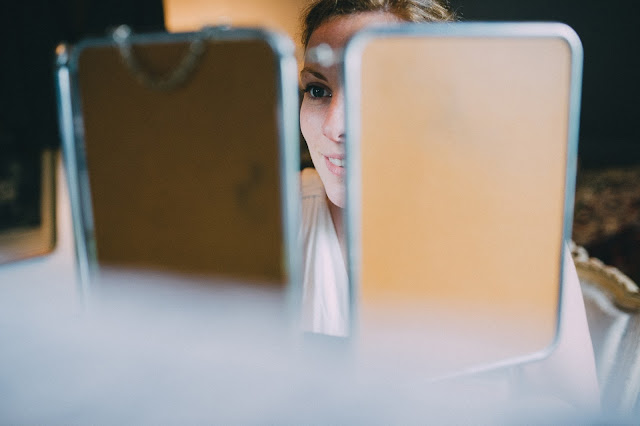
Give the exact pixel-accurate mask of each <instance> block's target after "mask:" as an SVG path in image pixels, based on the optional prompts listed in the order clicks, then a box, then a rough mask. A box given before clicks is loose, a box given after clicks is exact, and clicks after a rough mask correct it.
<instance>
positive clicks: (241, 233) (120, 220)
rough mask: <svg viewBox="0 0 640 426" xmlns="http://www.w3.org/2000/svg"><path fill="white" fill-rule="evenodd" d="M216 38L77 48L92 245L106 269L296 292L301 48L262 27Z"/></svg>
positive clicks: (80, 162) (83, 185)
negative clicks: (294, 196)
mask: <svg viewBox="0 0 640 426" xmlns="http://www.w3.org/2000/svg"><path fill="white" fill-rule="evenodd" d="M206 35H207V37H203V36H202V35H200V34H197V33H193V34H176V35H167V34H161V35H155V36H154V35H151V36H149V35H145V36H144V37H140V38H135V37H133V38H130V39H129V40H127V41H126V43H127V44H126V45H118V44H116V43H114V42H113V41H112V40H107V41H106V42H105V41H96V42H92V41H89V42H86V43H85V44H83V45H81V46H79V47H78V48H77V49H76V50H74V52H73V55H74V56H72V59H71V62H70V64H71V65H70V67H69V68H70V71H71V74H70V75H71V77H70V80H71V87H72V89H73V90H75V92H73V93H72V94H71V96H72V99H73V101H74V102H75V106H76V108H77V109H76V110H74V114H75V117H74V118H75V126H76V128H75V129H74V133H73V134H74V141H73V142H74V144H73V147H72V148H71V149H72V150H73V151H74V153H75V155H76V156H77V158H76V162H75V166H76V167H75V170H72V173H74V172H75V173H77V179H78V197H77V198H76V199H75V200H73V201H75V204H76V208H77V210H76V213H78V214H77V216H76V218H78V217H79V218H80V220H81V222H82V227H83V229H81V231H83V233H84V235H80V236H79V238H80V240H81V241H80V243H81V244H85V243H86V256H87V262H88V263H89V267H90V269H92V270H95V271H98V270H99V271H100V272H104V271H106V270H107V269H111V268H134V269H144V270H156V271H166V272H171V273H178V274H189V275H191V276H196V277H216V278H217V277H219V278H224V279H225V280H231V281H233V280H237V281H242V282H250V283H258V284H264V285H266V286H270V287H275V288H285V287H286V286H287V284H288V283H289V282H290V281H291V280H292V279H293V276H294V275H295V271H294V269H295V265H297V261H296V258H295V256H296V254H295V252H294V251H293V250H292V243H291V241H292V240H291V236H292V235H293V229H295V227H296V224H297V222H296V212H297V210H296V209H295V203H294V202H292V201H291V200H289V199H288V198H287V197H285V194H286V193H287V191H295V188H296V186H295V184H296V182H297V181H296V180H295V179H297V176H296V172H297V167H298V155H297V152H296V149H297V141H296V143H291V142H290V141H287V140H286V138H287V137H289V136H288V135H295V136H296V137H297V130H296V129H297V117H296V108H297V88H296V81H295V60H294V59H293V46H292V44H290V42H289V41H288V40H284V39H282V40H281V39H280V38H277V37H274V36H273V35H270V34H267V33H265V32H262V31H257V30H256V31H252V30H230V29H222V30H220V33H219V34H217V35H215V34H214V35H210V34H206ZM123 46H124V47H123ZM127 48H128V53H127ZM291 74H293V76H294V78H293V79H292V78H291V77H290V75H291ZM289 80H292V81H289ZM289 86H291V87H289ZM291 107H293V109H291ZM288 109H289V110H288ZM294 118H296V120H294ZM291 129H293V131H291ZM72 166H73V165H72ZM81 260H82V259H81Z"/></svg>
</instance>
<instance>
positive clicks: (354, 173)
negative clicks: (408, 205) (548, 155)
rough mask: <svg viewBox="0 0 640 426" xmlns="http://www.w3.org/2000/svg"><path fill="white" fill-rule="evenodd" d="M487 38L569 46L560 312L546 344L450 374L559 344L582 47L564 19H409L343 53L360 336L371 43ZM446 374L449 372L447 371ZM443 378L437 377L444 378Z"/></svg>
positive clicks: (366, 34)
mask: <svg viewBox="0 0 640 426" xmlns="http://www.w3.org/2000/svg"><path fill="white" fill-rule="evenodd" d="M388 36H402V37H447V38H461V37H483V38H496V37H500V38H514V39H516V38H519V39H524V38H536V39H540V38H547V39H549V38H552V39H560V40H562V41H564V42H565V43H566V44H567V45H568V47H569V50H570V55H571V66H570V69H571V71H570V72H571V75H570V89H569V106H568V107H569V110H568V117H569V123H568V134H567V144H568V145H567V162H566V174H565V199H564V217H563V227H562V229H563V232H562V236H561V238H559V240H558V244H560V246H561V250H560V254H561V259H559V261H560V276H559V277H558V282H559V287H558V291H559V294H558V309H557V317H556V328H555V337H554V340H553V342H552V343H551V344H550V345H549V346H548V347H546V348H544V349H542V350H540V351H538V352H535V353H531V354H526V355H523V356H519V357H516V358H511V359H505V360H499V361H497V362H495V363H492V364H489V365H480V366H475V367H472V368H470V369H467V370H464V371H461V372H456V373H453V374H452V376H458V375H463V374H475V373H480V372H484V371H489V370H494V369H497V368H501V367H506V366H510V365H515V364H522V363H528V362H533V361H537V360H540V359H543V358H545V357H546V356H548V355H549V354H550V353H551V352H552V351H553V350H554V349H555V347H556V346H557V344H558V331H559V327H560V316H561V306H562V288H563V282H562V281H563V276H564V275H563V272H564V262H563V259H564V257H565V256H566V253H565V252H566V250H568V248H567V245H566V242H567V241H569V240H570V238H571V230H572V221H573V203H574V193H575V180H576V171H577V158H578V130H579V122H580V101H581V90H582V64H583V49H582V44H581V42H580V39H579V37H578V35H577V34H576V33H575V31H574V30H573V29H572V28H570V27H569V26H567V25H565V24H560V23H502V22H499V23H494V22H492V23H485V22H473V23H471V22H468V23H466V22H465V23H461V22H456V23H417V24H415V23H405V24H399V25H393V26H384V27H373V28H366V29H364V30H362V31H360V32H358V33H357V34H356V35H354V36H353V38H352V39H351V40H350V41H349V42H348V43H347V45H346V47H345V50H344V53H343V58H342V67H343V68H342V78H343V85H344V86H343V87H344V93H345V95H344V97H345V131H346V169H347V170H346V171H347V178H346V181H347V185H346V194H347V208H346V211H345V221H346V229H347V252H348V259H349V261H348V263H349V267H348V271H347V273H348V277H349V286H350V287H349V293H350V295H351V296H350V297H351V300H350V309H351V318H352V320H351V335H352V336H353V337H354V340H357V339H358V335H359V324H358V318H359V303H358V300H359V298H360V280H361V270H360V266H361V248H360V247H361V241H362V235H361V217H362V216H361V215H362V211H361V183H362V182H361V173H362V169H361V165H360V163H361V157H360V139H361V132H360V127H359V126H360V124H359V123H360V121H361V116H360V106H361V97H360V74H361V66H362V63H361V59H362V54H363V52H364V49H365V48H366V46H367V44H368V43H369V42H371V41H373V40H376V39H380V38H384V37H388ZM447 377H451V376H450V375H447ZM441 378H443V377H438V378H436V380H437V379H441Z"/></svg>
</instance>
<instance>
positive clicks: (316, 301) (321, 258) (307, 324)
mask: <svg viewBox="0 0 640 426" xmlns="http://www.w3.org/2000/svg"><path fill="white" fill-rule="evenodd" d="M301 188H302V232H303V244H304V246H303V247H304V293H303V294H304V295H303V320H302V322H303V329H304V330H306V331H312V332H316V333H323V334H329V335H336V336H346V335H347V334H348V326H349V293H348V291H349V287H348V280H347V272H346V265H345V263H344V259H343V257H342V254H341V251H340V245H339V242H338V238H337V235H336V231H335V227H334V225H333V221H332V219H331V214H330V212H329V208H328V205H327V202H328V200H327V196H326V193H325V191H324V187H323V186H322V181H321V180H320V177H319V175H318V174H317V172H316V171H315V170H314V169H305V170H303V171H302V173H301ZM565 254H566V256H565V259H564V269H563V271H564V277H563V282H564V286H563V291H562V307H561V313H562V314H561V319H560V330H559V336H558V344H557V346H556V347H555V349H554V351H553V352H552V353H551V355H550V356H548V357H547V358H545V359H543V360H541V361H537V362H531V363H527V364H523V365H520V366H516V367H512V368H510V369H508V370H507V371H505V372H504V373H506V374H497V375H494V374H491V376H492V379H491V382H492V383H494V384H495V383H502V384H503V385H504V386H505V389H511V392H510V393H512V398H513V397H516V400H517V399H518V398H517V396H518V394H520V392H524V395H521V396H523V397H524V401H525V404H528V403H531V404H532V406H536V405H537V403H538V402H539V398H542V400H543V401H546V403H547V404H549V403H550V404H551V405H553V404H554V403H556V402H557V404H558V405H559V406H562V405H563V404H567V405H568V406H569V407H573V409H578V410H579V412H581V413H583V414H584V413H586V412H595V411H597V410H598V409H599V407H600V401H599V391H598V382H597V378H596V370H595V361H594V356H593V349H592V346H591V338H590V335H589V329H588V325H587V320H586V314H585V309H584V302H583V299H582V294H581V292H580V283H579V281H578V276H577V273H576V270H575V265H574V264H573V261H572V260H571V257H570V255H569V249H568V248H567V249H566V250H565ZM495 373H498V372H495ZM514 392H515V393H514ZM507 393H509V392H507ZM513 401H515V400H514V399H512V402H513ZM532 401H533V402H532Z"/></svg>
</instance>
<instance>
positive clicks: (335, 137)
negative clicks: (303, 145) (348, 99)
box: [322, 91, 344, 143]
mask: <svg viewBox="0 0 640 426" xmlns="http://www.w3.org/2000/svg"><path fill="white" fill-rule="evenodd" d="M322 133H323V134H324V135H325V136H326V137H327V138H329V139H330V140H332V141H334V142H338V143H344V98H343V96H342V91H338V92H334V93H333V96H332V97H331V102H330V103H329V107H328V110H327V114H326V115H325V119H324V123H323V124H322Z"/></svg>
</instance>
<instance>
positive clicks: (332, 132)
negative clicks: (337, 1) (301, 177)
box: [300, 12, 400, 208]
mask: <svg viewBox="0 0 640 426" xmlns="http://www.w3.org/2000/svg"><path fill="white" fill-rule="evenodd" d="M393 22H400V19H399V18H398V17H396V16H395V15H393V14H392V13H388V12H363V13H356V14H352V15H345V16H338V17H335V18H331V19H329V20H328V21H327V22H325V23H323V24H322V25H320V26H319V27H318V28H317V29H316V30H315V31H314V32H313V33H312V34H311V38H310V39H309V45H308V48H313V47H316V46H318V45H320V44H323V43H324V44H327V45H329V46H330V47H331V48H333V49H338V50H341V49H342V48H343V47H344V45H345V43H346V42H347V40H349V38H350V37H351V36H352V35H353V34H354V33H355V32H356V31H358V30H360V29H361V28H364V27H366V26H370V25H384V24H389V23H393ZM300 82H301V85H302V89H303V90H304V96H303V99H302V106H301V108H300V128H301V130H302V135H303V136H304V138H305V140H306V141H307V145H308V146H309V151H310V152H311V159H312V160H313V165H314V166H315V168H316V170H317V171H318V174H319V175H320V179H322V183H323V184H324V188H325V191H326V192H327V196H328V197H329V200H330V201H331V202H332V203H333V204H335V205H336V206H338V207H341V208H343V207H344V206H345V169H344V157H345V148H344V137H345V135H344V98H343V90H342V83H341V76H340V75H339V74H338V67H337V66H336V65H331V66H329V67H323V66H320V65H319V64H316V63H308V62H307V61H306V60H305V63H304V68H303V69H302V71H301V72H300Z"/></svg>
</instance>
